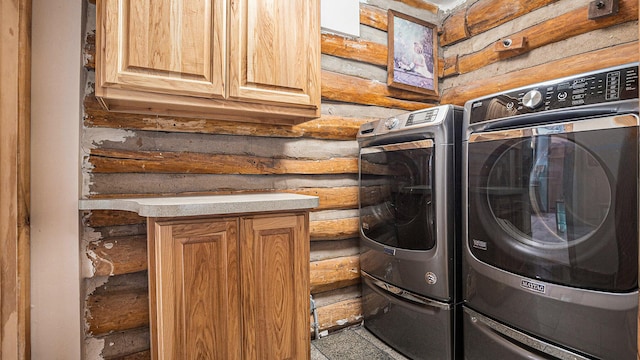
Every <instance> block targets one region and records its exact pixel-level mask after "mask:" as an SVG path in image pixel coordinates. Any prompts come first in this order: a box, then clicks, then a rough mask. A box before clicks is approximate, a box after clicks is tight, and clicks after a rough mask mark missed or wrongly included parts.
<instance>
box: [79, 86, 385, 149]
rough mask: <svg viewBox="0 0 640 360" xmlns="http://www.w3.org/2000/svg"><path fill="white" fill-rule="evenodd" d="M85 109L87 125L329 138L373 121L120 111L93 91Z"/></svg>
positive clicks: (349, 135) (352, 134)
mask: <svg viewBox="0 0 640 360" xmlns="http://www.w3.org/2000/svg"><path fill="white" fill-rule="evenodd" d="M84 111H85V116H84V125H85V126H86V127H107V128H115V129H129V130H148V131H166V132H179V133H198V134H220V135H246V136H264V137H285V138H316V139H326V140H354V139H355V138H356V134H357V133H358V129H359V128H360V125H362V124H363V123H365V122H368V121H372V120H373V119H363V118H352V117H342V116H332V115H322V116H321V117H320V118H319V119H315V120H310V121H306V122H303V123H301V124H298V125H292V126H288V125H274V124H264V123H255V124H254V123H238V122H234V121H224V120H211V119H196V118H188V117H173V116H155V115H154V116H150V115H143V114H128V113H116V112H110V111H107V110H105V109H103V108H102V107H101V106H100V104H99V103H98V101H97V100H96V97H95V96H94V95H93V94H89V95H87V96H86V97H85V98H84Z"/></svg>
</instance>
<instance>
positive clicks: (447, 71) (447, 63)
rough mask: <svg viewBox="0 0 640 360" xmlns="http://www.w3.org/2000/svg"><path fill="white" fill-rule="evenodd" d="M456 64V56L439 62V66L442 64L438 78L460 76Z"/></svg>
mask: <svg viewBox="0 0 640 360" xmlns="http://www.w3.org/2000/svg"><path fill="white" fill-rule="evenodd" d="M458 63H459V61H458V55H454V56H449V57H447V58H445V59H443V60H442V62H439V64H442V72H441V73H440V77H441V78H445V77H448V76H453V75H458V74H460V68H459V67H458Z"/></svg>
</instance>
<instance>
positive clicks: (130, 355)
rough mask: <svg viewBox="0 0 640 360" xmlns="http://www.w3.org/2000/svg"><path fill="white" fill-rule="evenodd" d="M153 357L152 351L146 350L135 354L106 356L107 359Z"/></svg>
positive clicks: (139, 359)
mask: <svg viewBox="0 0 640 360" xmlns="http://www.w3.org/2000/svg"><path fill="white" fill-rule="evenodd" d="M150 359H151V351H150V350H144V351H140V352H137V353H134V354H129V355H123V356H117V357H112V358H105V360H150Z"/></svg>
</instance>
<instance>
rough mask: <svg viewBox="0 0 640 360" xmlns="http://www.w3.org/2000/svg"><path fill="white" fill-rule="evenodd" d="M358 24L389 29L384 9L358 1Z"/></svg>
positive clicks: (383, 29)
mask: <svg viewBox="0 0 640 360" xmlns="http://www.w3.org/2000/svg"><path fill="white" fill-rule="evenodd" d="M360 24H363V25H367V26H370V27H372V28H375V29H378V30H382V31H387V30H388V29H389V16H388V15H387V12H386V11H384V10H382V9H380V8H379V7H375V6H371V5H367V4H365V3H360Z"/></svg>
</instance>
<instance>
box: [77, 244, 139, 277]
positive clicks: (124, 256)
mask: <svg viewBox="0 0 640 360" xmlns="http://www.w3.org/2000/svg"><path fill="white" fill-rule="evenodd" d="M86 252H87V257H88V258H89V260H90V261H91V263H92V265H93V268H94V274H93V276H114V275H122V274H131V273H136V272H139V271H145V270H147V237H146V235H136V236H120V237H111V238H105V239H102V240H97V241H92V242H90V243H89V244H88V245H87V249H86Z"/></svg>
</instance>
